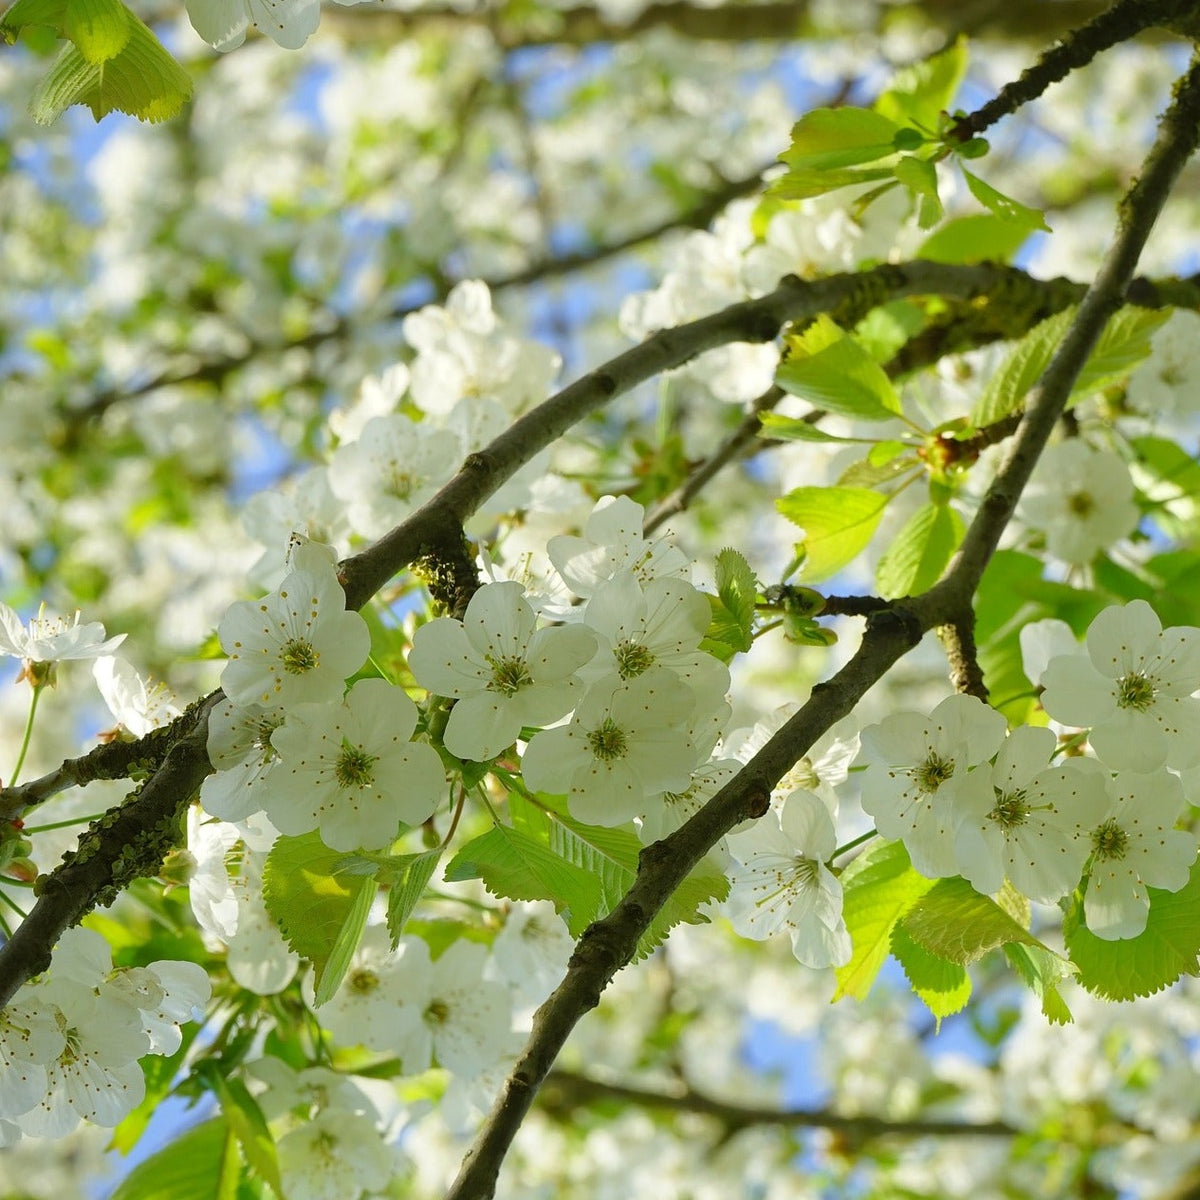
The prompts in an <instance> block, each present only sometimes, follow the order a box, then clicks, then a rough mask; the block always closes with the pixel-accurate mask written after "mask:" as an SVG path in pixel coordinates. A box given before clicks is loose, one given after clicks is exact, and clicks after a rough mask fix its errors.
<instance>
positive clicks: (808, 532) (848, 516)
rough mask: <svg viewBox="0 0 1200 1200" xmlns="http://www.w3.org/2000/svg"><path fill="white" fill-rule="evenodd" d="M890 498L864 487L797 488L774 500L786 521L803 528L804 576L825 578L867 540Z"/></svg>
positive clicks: (858, 550) (857, 551)
mask: <svg viewBox="0 0 1200 1200" xmlns="http://www.w3.org/2000/svg"><path fill="white" fill-rule="evenodd" d="M889 498H890V497H888V496H883V495H881V494H880V493H879V492H872V491H869V490H867V489H866V488H854V487H832V488H819V487H799V488H795V489H794V490H793V491H791V492H789V493H788V494H787V495H786V496H781V497H780V498H779V499H778V500H776V501H775V506H776V508H778V509H779V511H780V512H781V513H783V515H784V516H785V517H787V519H788V520H789V521H792V522H794V523H795V524H797V525H799V526H800V528H801V529H803V530H804V539H803V541H801V542H800V543H799V545H800V546H802V547H803V549H804V552H805V559H804V566H803V571H804V576H805V578H806V579H807V580H809V581H810V582H818V581H820V580H822V579H828V578H829V577H830V576H831V575H834V574H836V573H837V572H838V571H840V570H841V569H842V568H843V567H844V566H845V565H846V564H847V563H849V562H851V561H852V560H853V559H854V558H856V557H857V556H858V554H859V552H860V551H861V550H863V549H864V548H865V547H866V545H867V543H868V542H870V540H871V538H872V536H873V535H874V533H875V529H876V527H877V526H878V525H879V519H880V518H881V517H882V516H883V510H884V508H886V507H887V502H888V500H889Z"/></svg>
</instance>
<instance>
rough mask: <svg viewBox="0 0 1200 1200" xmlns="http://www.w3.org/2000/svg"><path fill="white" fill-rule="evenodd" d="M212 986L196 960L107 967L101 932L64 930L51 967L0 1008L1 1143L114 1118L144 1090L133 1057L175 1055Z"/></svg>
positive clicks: (105, 1122)
mask: <svg viewBox="0 0 1200 1200" xmlns="http://www.w3.org/2000/svg"><path fill="white" fill-rule="evenodd" d="M209 992H210V984H209V980H208V975H207V973H206V972H205V970H204V968H203V967H201V966H200V965H199V964H197V963H192V962H171V961H166V960H164V961H160V962H154V963H151V964H150V965H149V966H146V967H130V968H126V969H122V970H116V971H114V970H113V966H112V956H111V954H110V952H109V948H108V943H107V942H106V941H105V940H104V938H103V937H101V936H100V934H98V933H96V932H94V931H92V930H90V929H84V928H76V929H71V930H69V931H68V932H67V933H65V934H63V936H62V938H61V939H60V940H59V943H58V946H57V947H56V948H55V951H54V959H53V963H52V965H51V969H50V971H49V972H47V973H46V974H44V975H42V976H41V977H39V978H38V979H36V980H34V981H32V982H30V983H27V984H26V985H25V986H24V987H22V988H21V990H20V991H19V992H18V993H17V995H16V997H15V998H14V1000H13V1002H12V1003H11V1004H10V1005H9V1006H8V1007H7V1008H6V1009H5V1010H4V1012H3V1013H0V1146H6V1145H9V1144H11V1143H12V1142H14V1141H16V1140H17V1139H18V1138H19V1137H20V1136H21V1135H22V1134H28V1135H30V1136H34V1137H53V1138H58V1137H63V1136H64V1135H66V1134H68V1133H70V1132H71V1130H73V1129H74V1128H75V1127H76V1125H78V1124H79V1122H80V1121H81V1120H84V1121H91V1122H93V1123H94V1124H96V1125H104V1126H114V1125H116V1124H118V1123H119V1122H120V1121H121V1120H122V1119H123V1118H124V1117H125V1116H126V1115H127V1114H128V1113H129V1112H130V1111H131V1110H132V1109H134V1108H135V1107H136V1106H137V1105H138V1104H139V1103H141V1100H142V1097H143V1095H144V1094H145V1080H144V1077H143V1075H142V1068H141V1066H140V1065H139V1062H138V1060H139V1059H141V1058H142V1057H144V1056H145V1055H147V1054H163V1055H169V1054H174V1053H175V1051H176V1050H178V1049H179V1046H180V1043H181V1040H182V1034H181V1032H180V1029H179V1026H180V1024H181V1023H182V1022H185V1021H190V1020H192V1019H193V1010H195V1009H196V1008H197V1007H199V1006H203V1005H204V1003H205V1002H206V1001H207V1000H208V997H209Z"/></svg>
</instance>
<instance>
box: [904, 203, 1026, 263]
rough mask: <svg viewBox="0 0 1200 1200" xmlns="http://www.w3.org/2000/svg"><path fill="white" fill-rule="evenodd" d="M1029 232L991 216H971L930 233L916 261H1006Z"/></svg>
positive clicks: (1023, 242)
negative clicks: (922, 259)
mask: <svg viewBox="0 0 1200 1200" xmlns="http://www.w3.org/2000/svg"><path fill="white" fill-rule="evenodd" d="M1029 234H1030V230H1028V229H1025V228H1023V227H1022V226H1020V225H1014V224H1013V223H1012V221H1005V220H1003V219H1002V218H1000V217H997V216H995V215H994V214H992V213H971V214H969V215H968V216H965V217H955V218H954V219H953V220H950V221H947V222H946V224H945V225H943V226H942V227H941V229H939V230H937V231H936V232H935V233H931V234H930V235H929V237H928V238H926V239H925V241H924V242H923V243H922V245H921V248H920V249H919V250H918V251H917V258H924V259H928V260H929V261H930V262H940V263H961V264H963V265H964V266H966V265H971V264H974V263H981V262H998V263H1006V262H1009V261H1010V260H1011V259H1012V257H1013V255H1014V254H1016V252H1017V251H1018V250H1019V249H1020V248H1021V247H1022V246H1023V245H1024V244H1025V242H1026V240H1027V239H1028V237H1029Z"/></svg>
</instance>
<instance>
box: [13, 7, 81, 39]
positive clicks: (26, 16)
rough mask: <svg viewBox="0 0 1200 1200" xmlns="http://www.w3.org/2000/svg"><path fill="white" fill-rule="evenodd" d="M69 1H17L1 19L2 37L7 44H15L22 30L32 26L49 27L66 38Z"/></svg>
mask: <svg viewBox="0 0 1200 1200" xmlns="http://www.w3.org/2000/svg"><path fill="white" fill-rule="evenodd" d="M66 15H67V0H17V2H16V4H14V5H13V6H12V7H11V8H10V9H8V11H7V12H6V13H5V14H4V16H3V17H0V37H3V38H4V40H5V41H6V42H15V41H16V40H17V36H18V35H19V34H20V32H21V30H22V29H25V28H27V27H28V26H30V25H44V26H49V27H50V28H51V29H53V30H54V32H55V33H57V34H58V35H59V36H60V37H65V36H66V34H65V33H64V32H63V26H64V23H65V22H66Z"/></svg>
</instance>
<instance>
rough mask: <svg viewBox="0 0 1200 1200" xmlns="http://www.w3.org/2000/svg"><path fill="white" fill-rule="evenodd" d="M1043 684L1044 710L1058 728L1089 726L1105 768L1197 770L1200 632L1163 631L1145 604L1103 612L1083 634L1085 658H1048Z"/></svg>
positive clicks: (1181, 628) (1090, 738) (1186, 629)
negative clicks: (1062, 725)
mask: <svg viewBox="0 0 1200 1200" xmlns="http://www.w3.org/2000/svg"><path fill="white" fill-rule="evenodd" d="M1042 683H1043V685H1044V687H1045V691H1044V692H1043V694H1042V707H1043V708H1045V710H1046V712H1048V713H1049V714H1050V716H1052V717H1053V718H1054V719H1055V720H1056V721H1061V722H1062V723H1063V724H1064V725H1074V726H1080V727H1087V726H1090V727H1091V729H1090V732H1089V734H1088V741H1089V742H1090V743H1091V746H1092V749H1093V750H1095V752H1096V754H1097V755H1098V756H1099V757H1100V759H1102V760H1103V762H1104V763H1105V764H1107V765H1108V766H1110V767H1112V768H1114V769H1116V770H1125V771H1154V770H1156V769H1157V768H1159V767H1161V766H1163V765H1164V764H1165V765H1167V766H1170V767H1176V768H1180V769H1183V768H1187V767H1193V766H1196V765H1197V764H1200V700H1198V699H1196V698H1195V697H1194V696H1193V695H1192V693H1193V692H1194V691H1196V688H1197V686H1198V685H1200V630H1197V629H1193V628H1191V627H1190V626H1178V627H1173V628H1170V629H1165V630H1164V629H1163V627H1162V624H1161V622H1160V621H1159V619H1158V617H1157V615H1156V614H1155V612H1154V610H1153V609H1152V608H1151V607H1150V605H1149V604H1147V603H1146V602H1145V601H1144V600H1133V601H1130V603H1128V604H1126V605H1113V606H1112V607H1110V608H1106V609H1105V610H1104V611H1103V612H1102V613H1100V614H1099V615H1098V616H1097V617H1096V619H1095V620H1094V621H1093V622H1092V623H1091V625H1090V626H1089V628H1088V632H1087V655H1086V657H1085V656H1083V655H1079V654H1068V655H1063V656H1059V657H1056V658H1053V659H1051V661H1050V663H1049V664H1048V665H1047V667H1046V670H1045V673H1044V675H1043V676H1042Z"/></svg>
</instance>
